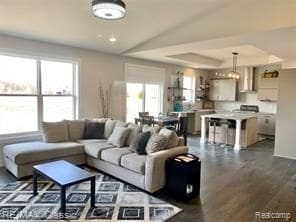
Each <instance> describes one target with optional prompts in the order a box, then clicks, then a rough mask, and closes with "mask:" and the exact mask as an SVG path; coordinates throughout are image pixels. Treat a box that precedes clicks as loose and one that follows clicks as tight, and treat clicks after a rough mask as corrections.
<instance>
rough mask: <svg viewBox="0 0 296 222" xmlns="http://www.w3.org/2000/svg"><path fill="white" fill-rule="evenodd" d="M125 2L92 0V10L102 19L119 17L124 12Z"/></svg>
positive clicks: (119, 0)
mask: <svg viewBox="0 0 296 222" xmlns="http://www.w3.org/2000/svg"><path fill="white" fill-rule="evenodd" d="M125 8H126V6H125V3H124V2H123V1H121V0H93V1H92V12H93V14H94V15H95V16H96V17H98V18H102V19H107V20H114V19H121V18H123V17H124V16H125V14H126V9H125Z"/></svg>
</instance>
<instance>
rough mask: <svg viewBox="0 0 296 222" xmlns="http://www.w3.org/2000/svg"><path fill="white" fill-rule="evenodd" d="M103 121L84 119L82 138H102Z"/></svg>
mask: <svg viewBox="0 0 296 222" xmlns="http://www.w3.org/2000/svg"><path fill="white" fill-rule="evenodd" d="M104 131H105V123H104V122H96V121H86V123H85V128H84V135H83V139H104Z"/></svg>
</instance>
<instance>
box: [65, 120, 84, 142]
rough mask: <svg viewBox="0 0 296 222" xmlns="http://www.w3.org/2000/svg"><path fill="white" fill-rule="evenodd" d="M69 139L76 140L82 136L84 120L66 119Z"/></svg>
mask: <svg viewBox="0 0 296 222" xmlns="http://www.w3.org/2000/svg"><path fill="white" fill-rule="evenodd" d="M67 122H68V130H69V140H70V141H77V140H80V139H82V138H83V134H84V127H85V121H84V120H68V121H67Z"/></svg>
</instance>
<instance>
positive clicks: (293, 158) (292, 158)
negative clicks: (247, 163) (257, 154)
mask: <svg viewBox="0 0 296 222" xmlns="http://www.w3.org/2000/svg"><path fill="white" fill-rule="evenodd" d="M273 156H275V157H281V158H285V159H290V160H296V157H290V156H284V155H277V154H274V155H273Z"/></svg>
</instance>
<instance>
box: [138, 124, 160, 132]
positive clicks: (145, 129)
mask: <svg viewBox="0 0 296 222" xmlns="http://www.w3.org/2000/svg"><path fill="white" fill-rule="evenodd" d="M160 130H161V127H159V126H149V125H146V124H145V125H143V128H142V132H143V133H145V132H148V131H149V132H151V133H152V134H155V133H159V131H160Z"/></svg>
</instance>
